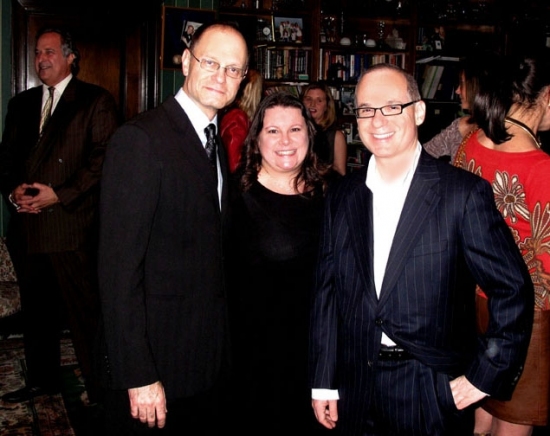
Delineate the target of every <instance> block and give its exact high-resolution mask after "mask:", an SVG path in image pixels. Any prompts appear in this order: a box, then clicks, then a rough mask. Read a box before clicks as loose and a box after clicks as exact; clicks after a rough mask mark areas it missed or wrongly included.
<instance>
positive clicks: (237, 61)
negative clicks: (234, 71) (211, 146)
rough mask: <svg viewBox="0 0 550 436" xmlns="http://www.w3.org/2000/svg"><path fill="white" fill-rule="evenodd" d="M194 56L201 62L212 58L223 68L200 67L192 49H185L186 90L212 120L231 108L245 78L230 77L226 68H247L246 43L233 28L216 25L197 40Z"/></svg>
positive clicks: (184, 85)
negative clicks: (219, 112) (208, 68)
mask: <svg viewBox="0 0 550 436" xmlns="http://www.w3.org/2000/svg"><path fill="white" fill-rule="evenodd" d="M193 54H194V55H195V56H196V57H197V58H198V59H210V60H212V61H215V62H218V63H219V64H220V65H221V67H220V69H219V70H217V71H207V70H205V69H203V68H201V66H200V63H199V61H197V60H196V59H195V58H194V57H193V56H192V55H191V53H190V51H189V50H185V51H184V52H183V55H182V71H183V74H184V76H185V82H184V84H183V90H184V91H185V93H186V94H187V95H188V96H189V98H191V100H193V101H194V102H195V104H197V106H199V108H200V109H201V110H202V111H203V112H204V113H205V114H206V116H208V118H209V119H212V118H213V117H214V116H215V115H216V113H217V111H218V110H219V109H222V108H224V107H225V106H227V105H229V104H230V103H231V102H232V101H233V100H234V99H235V96H236V95H237V91H238V90H239V85H240V84H241V81H242V78H239V79H233V78H231V77H227V75H226V74H225V69H224V68H223V67H227V66H233V67H237V68H242V69H245V68H246V64H247V58H248V52H247V47H246V41H245V40H244V39H243V37H242V36H241V35H240V34H239V33H238V32H237V31H235V30H234V29H232V28H229V27H222V26H214V27H211V28H209V29H207V30H206V31H205V33H203V34H202V36H201V37H200V40H199V41H196V44H195V46H194V48H193Z"/></svg>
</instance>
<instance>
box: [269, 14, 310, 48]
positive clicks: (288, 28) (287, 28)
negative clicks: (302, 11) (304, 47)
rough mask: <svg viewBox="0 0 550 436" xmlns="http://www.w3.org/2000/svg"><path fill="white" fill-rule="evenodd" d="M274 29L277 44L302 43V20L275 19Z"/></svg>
mask: <svg viewBox="0 0 550 436" xmlns="http://www.w3.org/2000/svg"><path fill="white" fill-rule="evenodd" d="M273 27H274V29H273V30H274V34H275V41H276V42H289V43H294V44H301V43H302V41H303V31H304V21H303V20H302V19H301V18H288V17H273Z"/></svg>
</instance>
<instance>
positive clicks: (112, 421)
mask: <svg viewBox="0 0 550 436" xmlns="http://www.w3.org/2000/svg"><path fill="white" fill-rule="evenodd" d="M104 406H105V415H106V420H105V435H108V436H130V435H131V436H142V435H148V436H152V435H157V434H158V435H159V436H181V435H186V436H217V435H226V434H228V430H229V429H230V425H229V424H230V423H232V422H233V421H235V420H239V419H241V418H239V417H235V416H233V417H230V416H228V414H227V413H226V412H225V411H226V410H229V409H228V400H227V392H226V384H224V383H221V382H220V383H217V384H216V385H215V386H213V387H212V388H211V389H209V390H208V391H206V392H202V393H200V394H197V395H194V396H192V397H187V398H179V399H176V400H172V401H168V403H167V409H168V413H167V416H166V426H165V427H164V428H163V429H158V428H149V427H148V426H147V424H142V423H141V421H140V420H139V419H134V418H132V416H131V415H130V400H129V398H128V391H127V390H109V391H107V392H106V394H105V401H104Z"/></svg>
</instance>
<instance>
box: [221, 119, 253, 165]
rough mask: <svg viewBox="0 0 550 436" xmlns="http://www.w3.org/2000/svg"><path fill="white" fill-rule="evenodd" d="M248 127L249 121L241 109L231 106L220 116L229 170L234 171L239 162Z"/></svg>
mask: <svg viewBox="0 0 550 436" xmlns="http://www.w3.org/2000/svg"><path fill="white" fill-rule="evenodd" d="M249 128H250V121H249V119H248V117H247V115H246V113H245V112H244V111H243V110H242V109H239V108H233V109H231V110H230V111H229V112H227V113H226V114H225V115H224V116H223V117H222V120H221V123H220V132H221V137H222V142H223V144H224V146H225V149H226V150H227V157H228V161H229V171H230V172H234V171H235V169H236V168H237V165H238V164H239V160H240V159H241V150H242V148H243V144H244V140H245V138H246V135H247V134H248V129H249Z"/></svg>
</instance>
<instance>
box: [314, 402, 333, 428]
mask: <svg viewBox="0 0 550 436" xmlns="http://www.w3.org/2000/svg"><path fill="white" fill-rule="evenodd" d="M337 403H338V400H312V401H311V405H312V407H313V411H314V412H315V417H316V418H317V421H319V423H321V424H322V425H324V426H325V427H326V428H328V429H333V428H334V427H336V421H338V407H337Z"/></svg>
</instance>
